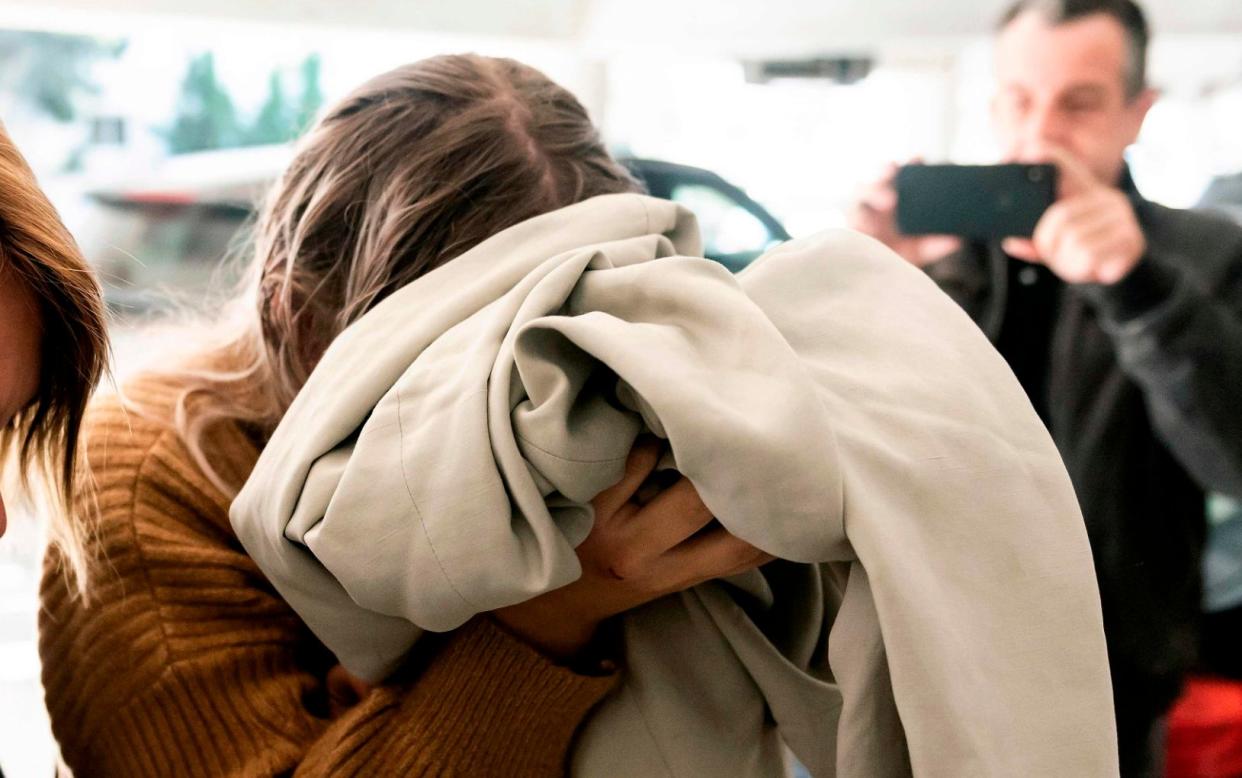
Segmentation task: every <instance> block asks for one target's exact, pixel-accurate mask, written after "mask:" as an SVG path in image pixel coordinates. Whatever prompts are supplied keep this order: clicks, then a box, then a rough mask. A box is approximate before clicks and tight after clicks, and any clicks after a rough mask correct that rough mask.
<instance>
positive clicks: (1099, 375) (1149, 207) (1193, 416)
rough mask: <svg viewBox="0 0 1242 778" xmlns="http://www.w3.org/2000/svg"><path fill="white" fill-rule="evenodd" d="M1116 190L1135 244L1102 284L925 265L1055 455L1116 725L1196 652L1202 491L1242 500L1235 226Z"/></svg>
mask: <svg viewBox="0 0 1242 778" xmlns="http://www.w3.org/2000/svg"><path fill="white" fill-rule="evenodd" d="M1121 186H1122V189H1123V191H1125V192H1126V193H1127V194H1128V195H1129V196H1130V199H1131V202H1132V203H1133V205H1134V208H1135V213H1136V215H1137V217H1138V221H1139V224H1140V226H1141V227H1142V229H1143V232H1144V234H1145V236H1146V240H1147V252H1146V255H1145V256H1144V258H1143V260H1142V261H1141V262H1140V264H1139V265H1138V266H1136V268H1135V269H1134V270H1133V271H1132V272H1131V273H1130V274H1129V275H1128V276H1127V277H1126V278H1124V279H1122V281H1120V282H1119V283H1117V284H1115V285H1113V286H1111V287H1105V286H1099V285H1079V286H1073V285H1067V284H1064V283H1062V282H1060V281H1059V280H1058V279H1056V278H1055V277H1054V276H1052V275H1051V274H1050V273H1049V271H1048V270H1047V269H1046V268H1043V267H1036V266H1030V265H1026V264H1025V263H1021V262H1020V261H1019V260H1015V259H1012V258H1009V257H1007V256H1005V254H1004V253H1002V252H1001V251H1000V249H999V247H997V246H984V245H968V246H966V247H965V248H963V249H962V250H961V251H958V252H956V253H954V254H952V255H950V256H948V257H946V258H944V259H942V260H940V261H938V262H935V263H933V264H931V265H929V266H928V267H927V272H928V273H929V275H930V276H931V277H932V278H933V279H935V280H936V282H937V283H939V284H940V286H941V288H942V289H944V291H945V292H947V293H948V294H949V295H950V296H951V297H953V298H954V299H955V300H957V302H958V303H959V304H960V305H961V306H962V307H963V308H965V309H966V311H967V312H968V313H970V315H971V316H972V317H973V318H974V319H975V321H976V322H978V323H979V325H980V327H981V328H982V329H983V330H984V331H985V332H986V333H987V335H988V336H989V338H991V340H992V342H993V343H996V344H997V347H998V349H999V350H1000V351H1001V353H1002V354H1003V355H1004V356H1005V358H1006V359H1007V360H1009V362H1010V364H1011V365H1012V366H1014V369H1015V372H1016V373H1017V374H1018V376H1019V379H1020V380H1022V381H1023V384H1024V385H1025V386H1026V387H1027V391H1028V394H1029V395H1030V396H1031V400H1032V402H1033V404H1034V405H1035V406H1036V408H1037V410H1039V411H1040V413H1041V415H1043V417H1044V419H1045V422H1046V423H1047V424H1048V427H1049V429H1050V430H1051V432H1052V437H1053V439H1054V440H1055V441H1056V444H1057V446H1058V447H1059V449H1060V451H1061V454H1062V456H1063V457H1064V459H1065V464H1066V467H1067V468H1068V470H1069V473H1070V477H1071V478H1072V479H1073V482H1074V486H1075V488H1076V489H1077V491H1078V498H1079V502H1080V504H1081V506H1082V511H1083V516H1084V518H1085V520H1086V524H1087V532H1088V535H1089V537H1090V539H1091V545H1092V549H1093V553H1094V555H1095V565H1096V573H1097V577H1098V579H1099V583H1100V597H1101V600H1102V603H1103V612H1104V623H1105V633H1106V635H1107V638H1108V644H1109V657H1110V662H1111V665H1112V670H1113V678H1114V685H1115V686H1116V687H1117V689H1116V693H1117V703H1118V715H1119V724H1122V723H1124V722H1123V719H1124V718H1125V717H1126V716H1127V715H1129V714H1134V715H1137V716H1138V717H1139V718H1147V719H1152V718H1154V717H1155V716H1158V715H1159V714H1160V712H1161V711H1163V710H1164V708H1165V707H1167V705H1168V704H1169V703H1170V702H1171V701H1172V699H1173V697H1174V696H1175V695H1176V693H1177V690H1178V685H1179V682H1180V679H1181V676H1182V675H1183V673H1184V672H1185V671H1186V670H1187V669H1188V668H1189V667H1190V665H1191V664H1192V663H1193V662H1194V661H1195V654H1196V634H1197V627H1196V624H1197V621H1198V617H1199V610H1200V607H1199V606H1200V588H1201V584H1200V571H1199V562H1200V556H1201V550H1202V544H1203V538H1204V532H1205V518H1204V504H1205V495H1204V492H1205V490H1208V491H1216V492H1222V493H1225V494H1229V495H1232V496H1234V497H1242V227H1239V226H1238V225H1237V224H1236V223H1234V222H1232V221H1230V220H1229V219H1227V218H1225V217H1223V216H1221V215H1218V214H1212V213H1208V212H1196V211H1185V210H1174V209H1171V208H1165V207H1163V206H1160V205H1156V204H1154V203H1151V202H1148V201H1146V200H1143V199H1142V198H1141V197H1140V196H1139V195H1138V192H1137V190H1135V188H1134V186H1133V184H1132V183H1131V181H1130V178H1129V175H1128V174H1126V175H1125V176H1124V178H1123V181H1122V184H1121ZM1036 290H1042V291H1036ZM1032 294H1042V295H1043V297H1042V298H1041V299H1040V300H1037V301H1036V302H1035V303H1034V304H1032V298H1031V297H1030V295H1032ZM1024 296H1025V299H1024ZM1045 303H1046V304H1045ZM1040 311H1043V314H1042V318H1041V315H1040V314H1039V312H1040ZM1007 352H1008V353H1007ZM1130 709H1133V710H1130Z"/></svg>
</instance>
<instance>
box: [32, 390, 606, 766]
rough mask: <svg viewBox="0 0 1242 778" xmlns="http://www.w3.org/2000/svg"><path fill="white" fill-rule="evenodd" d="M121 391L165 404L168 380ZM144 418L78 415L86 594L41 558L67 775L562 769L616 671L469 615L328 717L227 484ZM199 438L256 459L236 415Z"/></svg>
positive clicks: (240, 460)
mask: <svg viewBox="0 0 1242 778" xmlns="http://www.w3.org/2000/svg"><path fill="white" fill-rule="evenodd" d="M126 392H127V394H128V395H130V397H132V398H133V399H134V400H135V401H137V402H138V403H140V404H141V405H143V406H144V407H146V408H155V409H165V410H167V413H166V414H164V415H163V417H164V418H171V407H172V402H173V399H174V392H173V390H172V389H171V388H170V387H169V386H167V385H166V384H164V383H162V382H159V381H156V380H154V379H145V380H140V381H138V382H136V383H134V384H132V385H130V386H129V387H128V388H127V390H126ZM149 415H152V414H149V413H144V414H143V415H141V416H140V415H137V414H135V413H133V412H126V411H124V410H123V409H122V407H121V404H120V403H119V402H118V401H117V400H115V399H111V400H103V401H100V402H97V403H96V404H95V406H94V408H93V410H92V411H91V412H90V414H89V417H88V421H87V430H86V440H87V453H88V461H89V466H90V470H91V472H92V473H93V476H94V478H95V480H96V483H97V487H98V507H99V522H100V523H99V530H98V533H97V535H96V538H95V540H94V541H93V545H94V546H95V550H97V551H99V552H100V553H101V558H102V559H103V560H104V562H103V563H102V564H99V565H97V567H96V570H95V572H94V573H93V575H92V579H91V588H92V590H91V596H90V602H89V604H88V605H86V606H84V605H83V604H82V602H81V601H80V600H79V599H76V598H74V597H72V596H70V594H69V591H68V590H67V588H66V584H65V579H64V576H63V575H62V573H61V571H60V570H59V567H58V557H57V555H56V553H55V552H53V553H51V554H49V557H48V560H47V563H46V566H45V572H44V579H43V588H42V600H43V611H42V614H41V617H40V625H39V628H40V646H39V648H40V653H41V655H42V659H43V667H44V669H43V683H44V687H45V689H46V698H47V706H48V710H49V712H50V714H51V720H52V728H53V731H54V733H55V735H56V739H57V741H58V742H59V743H60V747H61V752H62V756H63V758H64V760H65V762H66V763H67V764H68V766H69V767H70V768H71V769H73V770H74V772H75V773H76V775H77V776H78V778H86V777H87V776H94V775H100V776H144V775H150V776H199V775H201V776H263V775H289V774H296V775H315V776H319V775H332V776H345V775H367V776H372V775H419V776H422V775H472V776H482V775H504V776H510V775H557V774H560V773H562V772H563V765H564V763H565V759H566V754H567V752H568V749H569V744H570V741H571V739H572V737H573V733H574V730H575V729H576V727H577V726H578V724H579V723H580V722H581V721H582V720H583V719H584V718H585V716H586V714H587V713H588V711H589V710H590V708H591V707H592V706H593V705H594V704H595V703H596V702H597V701H598V700H599V699H600V698H601V697H603V695H604V694H606V693H607V692H608V690H609V689H610V688H611V687H612V685H613V683H614V681H615V677H612V676H603V677H599V676H586V675H579V674H577V673H575V672H572V671H571V670H569V669H567V668H564V667H561V666H558V665H555V664H553V663H551V662H550V661H548V660H547V659H546V658H544V657H543V656H542V655H541V654H539V653H538V652H536V651H534V650H532V649H531V648H529V647H528V646H527V645H526V644H525V643H523V642H521V641H519V640H517V639H516V638H513V637H511V636H510V635H508V634H507V633H506V632H504V631H503V630H501V629H500V628H499V627H497V626H495V625H494V624H493V623H492V622H491V621H490V620H489V619H487V618H476V619H475V620H473V621H471V622H469V623H467V624H466V625H464V626H463V627H461V628H460V629H458V630H456V631H455V632H453V633H451V634H450V635H449V636H447V637H446V638H445V639H444V640H442V641H440V642H439V643H438V644H436V645H435V646H434V647H433V648H432V650H430V651H423V652H422V654H421V655H420V656H419V657H416V658H415V659H414V660H412V664H411V667H410V668H409V669H408V670H407V671H406V672H405V673H404V674H398V678H397V679H396V680H394V681H393V682H391V683H390V684H388V685H385V686H381V687H379V688H378V689H376V690H375V691H372V692H371V693H370V694H369V695H368V696H366V697H364V698H363V700H362V701H361V702H360V703H358V704H357V705H356V706H354V707H352V708H350V709H348V710H347V711H345V712H344V713H343V714H341V715H339V716H338V717H337V718H335V719H332V718H330V716H329V713H328V703H327V695H326V690H325V683H324V676H325V674H326V672H327V670H328V669H329V668H330V666H331V665H332V664H333V663H334V660H333V659H332V658H331V657H330V656H329V655H328V654H327V652H326V651H325V650H324V649H323V647H322V646H321V645H320V644H319V643H318V641H317V640H315V638H314V637H313V636H312V635H311V633H310V632H309V631H308V630H307V629H306V627H305V626H304V625H303V624H302V623H301V621H300V620H299V619H298V617H297V616H296V615H295V614H294V612H293V611H292V610H291V609H290V608H289V606H288V605H286V604H285V603H284V602H283V601H282V600H281V598H280V597H279V595H277V594H276V592H275V591H274V590H273V589H272V587H271V586H270V585H269V584H268V582H267V581H266V580H265V579H264V577H263V575H262V573H261V572H260V571H259V569H258V567H257V566H256V565H255V563H254V562H253V561H252V560H251V559H250V558H249V557H248V556H247V555H246V553H245V552H244V551H243V550H242V548H241V546H240V544H239V543H238V542H237V539H236V538H235V537H234V534H233V531H232V529H231V528H230V526H229V520H228V499H227V498H226V497H225V496H224V495H223V494H222V493H221V492H220V491H219V490H217V489H216V488H215V487H213V486H212V485H211V483H210V482H209V481H208V480H207V479H206V478H205V477H204V475H203V474H202V472H201V470H200V469H199V468H198V467H197V466H196V465H195V464H194V463H193V461H192V459H191V457H190V454H189V452H188V451H187V449H186V448H185V446H184V445H183V444H182V443H181V441H180V439H179V437H178V436H177V435H176V433H175V431H174V430H173V429H172V427H171V424H170V423H168V422H159V421H153V420H152V419H151V418H148V416H149ZM154 416H155V417H156V418H159V417H160V414H158V413H157V414H154ZM208 442H209V446H208V451H209V453H210V455H211V461H212V462H213V464H214V465H215V466H216V467H217V468H218V469H219V470H221V472H222V474H223V475H224V476H225V477H226V478H229V477H238V476H240V477H244V476H245V474H246V473H248V472H249V470H250V468H251V467H252V466H253V464H254V461H255V459H256V458H257V454H258V452H257V450H256V448H255V445H254V444H253V443H252V442H251V441H250V440H249V439H248V438H247V437H246V436H245V435H243V434H242V433H241V431H240V430H239V429H237V428H236V427H226V428H222V429H220V430H217V431H216V433H215V434H214V435H212V436H211V437H210V438H209V439H208ZM421 645H422V644H420V646H421Z"/></svg>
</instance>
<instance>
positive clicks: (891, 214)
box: [847, 164, 962, 267]
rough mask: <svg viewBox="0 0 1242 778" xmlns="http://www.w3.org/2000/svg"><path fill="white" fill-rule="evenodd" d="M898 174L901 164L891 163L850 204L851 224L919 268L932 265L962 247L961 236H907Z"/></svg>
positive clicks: (849, 218) (849, 216) (849, 219)
mask: <svg viewBox="0 0 1242 778" xmlns="http://www.w3.org/2000/svg"><path fill="white" fill-rule="evenodd" d="M896 177H897V165H895V164H889V165H888V166H887V167H886V168H885V169H884V173H883V174H882V175H881V176H880V177H879V178H878V179H876V180H875V181H873V182H871V183H870V184H868V185H867V186H866V187H864V188H863V190H862V192H861V193H860V194H859V197H858V200H857V201H856V202H855V203H854V204H853V205H852V206H851V207H850V211H849V214H848V216H847V220H848V222H849V226H850V227H851V228H853V229H855V230H858V231H859V232H861V233H864V234H867V235H870V236H871V237H873V238H875V239H876V240H878V241H880V242H881V243H883V244H884V245H885V246H888V247H889V248H890V249H892V250H893V251H895V252H897V253H898V254H900V255H901V257H902V258H903V259H905V260H906V261H907V262H909V263H910V264H912V265H914V266H915V267H923V266H924V265H928V264H930V263H932V262H935V261H936V260H938V259H940V258H942V257H944V256H946V255H948V254H952V253H953V252H954V251H957V250H958V249H959V248H961V246H962V240H961V238H956V237H953V236H952V235H906V234H905V233H903V232H901V231H900V230H898V229H897V190H896V189H895V188H894V186H893V181H894V179H895V178H896Z"/></svg>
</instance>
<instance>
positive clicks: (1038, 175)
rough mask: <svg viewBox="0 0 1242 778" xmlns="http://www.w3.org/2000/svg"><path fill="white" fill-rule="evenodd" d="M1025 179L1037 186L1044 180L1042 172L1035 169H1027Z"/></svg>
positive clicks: (1041, 169) (1039, 169)
mask: <svg viewBox="0 0 1242 778" xmlns="http://www.w3.org/2000/svg"><path fill="white" fill-rule="evenodd" d="M1026 177H1027V179H1028V180H1029V181H1030V182H1031V183H1033V184H1038V183H1039V182H1040V181H1043V180H1044V170H1043V168H1037V167H1032V168H1027V171H1026Z"/></svg>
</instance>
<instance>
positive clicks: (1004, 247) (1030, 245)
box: [1001, 238, 1039, 262]
mask: <svg viewBox="0 0 1242 778" xmlns="http://www.w3.org/2000/svg"><path fill="white" fill-rule="evenodd" d="M1001 251H1004V252H1005V253H1006V254H1008V255H1009V256H1011V257H1013V258H1014V259H1021V260H1025V261H1027V262H1038V261H1039V251H1038V250H1037V249H1036V248H1035V243H1034V242H1033V241H1031V240H1029V239H1027V238H1005V239H1004V240H1002V241H1001Z"/></svg>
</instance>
